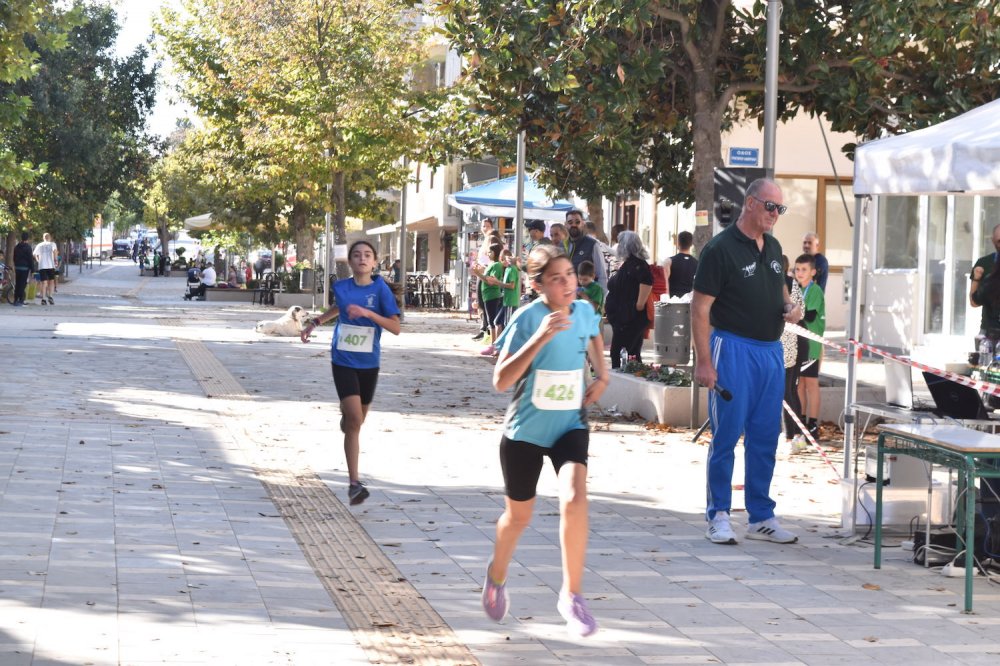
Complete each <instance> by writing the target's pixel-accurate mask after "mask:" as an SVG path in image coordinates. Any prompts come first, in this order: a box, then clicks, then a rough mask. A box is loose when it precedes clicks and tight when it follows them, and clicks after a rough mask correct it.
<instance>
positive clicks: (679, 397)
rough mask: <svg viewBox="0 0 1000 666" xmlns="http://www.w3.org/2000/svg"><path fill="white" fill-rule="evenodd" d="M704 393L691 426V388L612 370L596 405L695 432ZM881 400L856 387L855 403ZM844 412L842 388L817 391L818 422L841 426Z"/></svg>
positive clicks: (704, 414)
mask: <svg viewBox="0 0 1000 666" xmlns="http://www.w3.org/2000/svg"><path fill="white" fill-rule="evenodd" d="M707 395H708V392H707V391H706V390H705V389H704V388H701V387H699V388H698V423H696V424H694V426H692V425H691V387H690V386H666V385H664V384H660V383H658V382H651V381H649V380H647V379H642V378H640V377H635V376H633V375H623V374H622V373H620V372H618V371H616V370H610V371H609V373H608V388H607V390H606V391H605V392H604V395H602V396H601V399H600V400H599V401H598V404H599V405H600V406H601V407H603V408H605V409H607V408H610V407H615V408H616V409H617V410H618V411H619V412H621V413H622V414H631V413H633V412H634V413H636V414H638V415H639V416H641V417H642V418H644V419H646V420H647V421H654V422H656V423H664V424H667V425H672V426H677V427H682V428H687V427H695V428H697V427H698V426H700V425H701V424H702V422H704V420H705V419H706V418H708V405H707ZM884 397H885V394H884V391H883V389H881V388H873V387H868V386H859V387H858V389H857V392H856V396H855V399H856V400H858V401H881V400H882V399H883V398H884ZM843 411H844V387H843V386H824V387H821V388H820V410H819V420H820V421H821V422H822V421H829V422H831V423H840V422H841V413H842V412H843Z"/></svg>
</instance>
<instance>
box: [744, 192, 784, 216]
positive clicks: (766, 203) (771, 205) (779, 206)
mask: <svg viewBox="0 0 1000 666" xmlns="http://www.w3.org/2000/svg"><path fill="white" fill-rule="evenodd" d="M747 196H748V197H750V198H751V199H757V197H755V196H754V195H752V194H748V195H747ZM757 201H759V202H761V203H762V204H764V210H766V211H767V212H768V213H773V212H774V210H775V209H777V210H778V215H784V214H785V211H787V210H788V206H784V205H782V204H779V203H774V202H773V201H764V200H763V199H757Z"/></svg>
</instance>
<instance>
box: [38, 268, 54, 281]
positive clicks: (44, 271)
mask: <svg viewBox="0 0 1000 666" xmlns="http://www.w3.org/2000/svg"><path fill="white" fill-rule="evenodd" d="M38 279H39V280H41V281H42V282H46V281H48V280H55V279H56V269H54V268H40V269H38Z"/></svg>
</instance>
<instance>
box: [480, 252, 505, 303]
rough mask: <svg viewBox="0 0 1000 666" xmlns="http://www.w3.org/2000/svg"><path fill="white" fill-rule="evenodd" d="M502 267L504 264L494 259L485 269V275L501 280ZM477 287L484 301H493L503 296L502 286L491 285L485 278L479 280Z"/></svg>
mask: <svg viewBox="0 0 1000 666" xmlns="http://www.w3.org/2000/svg"><path fill="white" fill-rule="evenodd" d="M503 269H504V265H503V264H502V263H501V262H499V261H494V262H493V263H492V264H490V265H489V267H488V268H487V269H486V275H487V276H489V277H495V278H496V279H498V280H500V281H503ZM479 289H480V293H481V294H482V295H483V300H484V301H495V300H497V299H498V298H503V287H501V286H500V285H492V284H490V283H488V282H487V281H486V280H480V282H479Z"/></svg>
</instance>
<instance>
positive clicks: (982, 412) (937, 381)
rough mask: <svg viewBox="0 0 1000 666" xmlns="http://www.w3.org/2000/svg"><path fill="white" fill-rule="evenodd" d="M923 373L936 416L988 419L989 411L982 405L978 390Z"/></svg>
mask: <svg viewBox="0 0 1000 666" xmlns="http://www.w3.org/2000/svg"><path fill="white" fill-rule="evenodd" d="M923 374H924V381H925V382H927V388H928V389H930V392H931V397H932V398H934V404H935V405H936V407H937V408H936V409H935V410H934V412H935V413H936V414H937V415H938V416H948V417H951V418H953V419H989V413H988V412H987V411H986V407H985V406H984V405H983V400H982V398H980V397H979V391H977V390H976V389H974V388H972V387H971V386H965V385H963V384H959V383H958V382H953V381H951V380H950V379H945V378H944V377H938V376H937V375H932V374H931V373H929V372H925V373H923Z"/></svg>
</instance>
